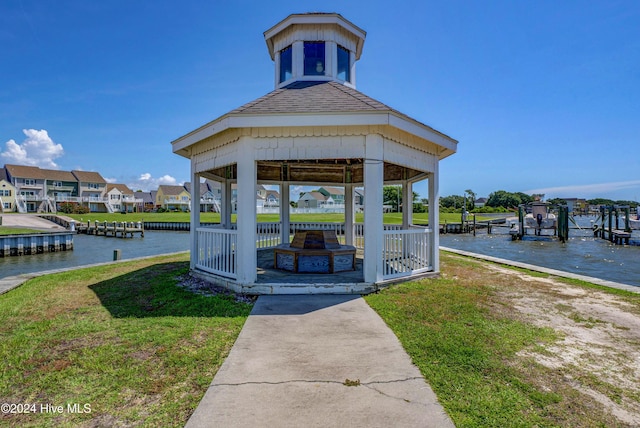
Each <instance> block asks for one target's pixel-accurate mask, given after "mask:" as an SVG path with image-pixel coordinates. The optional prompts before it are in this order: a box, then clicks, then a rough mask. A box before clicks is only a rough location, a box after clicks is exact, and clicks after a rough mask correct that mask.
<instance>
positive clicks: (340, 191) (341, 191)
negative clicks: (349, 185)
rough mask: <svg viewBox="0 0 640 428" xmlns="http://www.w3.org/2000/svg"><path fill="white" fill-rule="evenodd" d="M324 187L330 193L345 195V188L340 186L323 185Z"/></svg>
mask: <svg viewBox="0 0 640 428" xmlns="http://www.w3.org/2000/svg"><path fill="white" fill-rule="evenodd" d="M322 189H324V190H326V191H327V192H328V193H329V194H330V195H344V189H342V188H339V187H328V186H323V187H322Z"/></svg>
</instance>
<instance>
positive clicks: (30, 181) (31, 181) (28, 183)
mask: <svg viewBox="0 0 640 428" xmlns="http://www.w3.org/2000/svg"><path fill="white" fill-rule="evenodd" d="M24 185H25V186H35V185H36V180H34V179H33V178H25V179H24Z"/></svg>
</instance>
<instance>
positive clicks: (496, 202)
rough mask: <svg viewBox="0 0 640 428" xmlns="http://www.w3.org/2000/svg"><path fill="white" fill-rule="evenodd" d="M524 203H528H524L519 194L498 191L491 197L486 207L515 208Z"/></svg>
mask: <svg viewBox="0 0 640 428" xmlns="http://www.w3.org/2000/svg"><path fill="white" fill-rule="evenodd" d="M525 196H527V195H525ZM527 202H529V201H527ZM522 203H526V202H523V201H522V198H521V197H520V196H519V195H518V194H516V193H510V192H507V191H505V190H498V191H495V192H493V193H491V194H490V195H489V198H488V199H487V203H486V205H487V206H489V207H503V208H515V207H517V206H518V205H520V204H522Z"/></svg>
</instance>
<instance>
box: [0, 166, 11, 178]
mask: <svg viewBox="0 0 640 428" xmlns="http://www.w3.org/2000/svg"><path fill="white" fill-rule="evenodd" d="M2 180H6V181H9V176H8V175H7V170H6V169H5V168H0V181H2Z"/></svg>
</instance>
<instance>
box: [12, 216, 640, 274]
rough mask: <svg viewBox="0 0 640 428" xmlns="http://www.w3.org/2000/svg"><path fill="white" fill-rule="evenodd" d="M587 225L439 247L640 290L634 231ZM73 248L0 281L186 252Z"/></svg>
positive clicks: (450, 241)
mask: <svg viewBox="0 0 640 428" xmlns="http://www.w3.org/2000/svg"><path fill="white" fill-rule="evenodd" d="M592 220H594V218H593V217H577V218H576V221H577V223H578V224H579V225H580V226H581V227H584V230H582V231H580V230H577V229H572V230H571V231H570V234H569V235H570V238H569V240H568V242H567V243H566V244H562V243H560V242H559V241H558V240H556V239H551V238H548V237H542V238H534V237H533V236H531V237H525V239H523V240H522V241H511V237H510V236H509V235H508V234H507V229H506V228H496V229H494V234H492V235H487V234H486V232H480V233H478V234H477V236H475V237H474V236H473V235H470V234H460V235H457V234H446V235H441V236H440V245H442V246H444V247H450V248H455V249H459V250H465V251H470V252H473V253H478V254H486V255H489V256H494V257H500V258H503V259H508V260H515V261H519V262H523V263H529V264H532V265H537V266H542V267H548V268H552V269H558V270H563V271H567V272H573V273H577V274H580V275H587V276H592V277H595V278H601V279H605V280H609V281H615V282H620V283H623V284H629V285H634V286H640V246H638V245H637V244H638V243H640V232H639V231H634V234H633V240H632V243H635V244H636V245H612V244H611V243H609V242H608V241H606V240H604V239H600V238H594V237H593V232H592V231H591V224H592V223H591V221H592ZM572 226H573V225H572ZM73 245H74V250H73V251H62V252H57V253H44V254H37V255H31V256H19V257H4V258H0V278H2V277H6V276H11V275H18V274H21V273H30V272H39V271H43V270H49V269H60V268H68V267H76V266H82V265H87V264H92V263H100V262H109V261H112V260H113V250H115V249H119V250H121V252H122V259H130V258H135V257H142V256H152V255H157V254H165V253H173V252H177V251H187V250H188V249H189V233H188V232H173V231H166V232H163V231H145V234H144V238H140V237H135V238H127V239H122V238H105V237H103V236H88V235H75V236H74V238H73Z"/></svg>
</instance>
